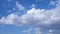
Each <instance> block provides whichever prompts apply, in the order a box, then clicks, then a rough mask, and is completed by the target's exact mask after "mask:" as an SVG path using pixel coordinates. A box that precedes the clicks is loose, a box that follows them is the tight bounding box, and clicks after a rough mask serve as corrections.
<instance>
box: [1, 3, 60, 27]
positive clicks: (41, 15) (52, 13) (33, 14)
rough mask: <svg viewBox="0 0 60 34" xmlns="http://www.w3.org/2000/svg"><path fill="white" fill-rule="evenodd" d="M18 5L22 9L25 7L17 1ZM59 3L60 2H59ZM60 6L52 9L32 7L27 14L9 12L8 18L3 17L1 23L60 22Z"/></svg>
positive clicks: (49, 23)
mask: <svg viewBox="0 0 60 34" xmlns="http://www.w3.org/2000/svg"><path fill="white" fill-rule="evenodd" d="M16 5H17V6H18V8H19V9H20V10H23V9H24V7H23V6H22V5H21V4H18V2H16ZM58 5H59V3H58ZM59 20H60V6H57V7H56V8H54V9H51V10H45V9H36V8H34V7H33V8H32V9H30V10H27V13H26V14H23V15H21V16H19V15H18V14H14V13H12V14H9V15H8V16H7V17H6V18H5V17H2V18H1V20H0V23H1V24H2V23H4V24H16V25H33V26H35V25H36V26H37V25H44V26H47V25H52V24H56V23H59V22H60V21H59Z"/></svg>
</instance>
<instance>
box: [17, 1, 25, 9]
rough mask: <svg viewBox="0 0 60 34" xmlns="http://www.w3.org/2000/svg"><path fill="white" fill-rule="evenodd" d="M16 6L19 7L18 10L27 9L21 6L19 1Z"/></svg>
mask: <svg viewBox="0 0 60 34" xmlns="http://www.w3.org/2000/svg"><path fill="white" fill-rule="evenodd" d="M16 6H17V7H18V10H25V7H24V6H22V5H21V4H19V3H18V2H17V1H16Z"/></svg>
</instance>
